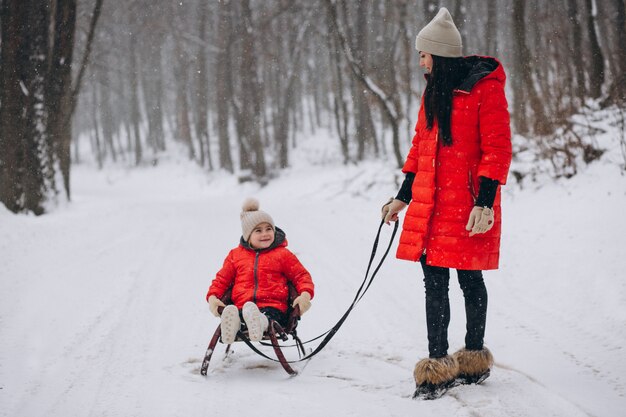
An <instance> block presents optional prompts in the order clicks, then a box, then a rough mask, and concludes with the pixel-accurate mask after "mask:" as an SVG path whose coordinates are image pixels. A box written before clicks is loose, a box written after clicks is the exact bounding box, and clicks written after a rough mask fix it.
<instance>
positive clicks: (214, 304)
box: [209, 295, 226, 317]
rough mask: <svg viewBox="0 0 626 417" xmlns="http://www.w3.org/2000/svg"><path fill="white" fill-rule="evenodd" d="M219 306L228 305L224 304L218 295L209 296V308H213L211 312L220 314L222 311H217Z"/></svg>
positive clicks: (216, 315)
mask: <svg viewBox="0 0 626 417" xmlns="http://www.w3.org/2000/svg"><path fill="white" fill-rule="evenodd" d="M218 307H226V304H224V303H223V302H222V300H220V299H219V298H217V297H216V296H214V295H212V296H210V297H209V310H211V313H213V315H214V316H215V317H219V316H220V313H218V312H217V308H218Z"/></svg>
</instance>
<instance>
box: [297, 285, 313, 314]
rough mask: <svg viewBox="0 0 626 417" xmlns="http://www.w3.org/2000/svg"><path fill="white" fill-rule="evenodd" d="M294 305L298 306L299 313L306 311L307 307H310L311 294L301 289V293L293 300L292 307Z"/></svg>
mask: <svg viewBox="0 0 626 417" xmlns="http://www.w3.org/2000/svg"><path fill="white" fill-rule="evenodd" d="M295 306H298V307H300V315H303V314H304V313H306V312H307V311H308V310H309V308H311V294H309V293H308V292H306V291H302V294H300V295H299V296H297V297H296V299H295V300H293V307H295Z"/></svg>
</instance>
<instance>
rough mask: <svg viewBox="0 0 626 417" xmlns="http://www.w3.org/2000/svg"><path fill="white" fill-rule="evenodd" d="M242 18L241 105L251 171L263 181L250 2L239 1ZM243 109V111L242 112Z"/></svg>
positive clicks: (265, 168) (248, 0) (264, 174)
mask: <svg viewBox="0 0 626 417" xmlns="http://www.w3.org/2000/svg"><path fill="white" fill-rule="evenodd" d="M241 10H242V17H243V22H242V23H243V31H242V40H241V41H242V49H243V51H242V57H241V76H242V80H241V82H242V88H241V90H242V95H243V97H244V100H243V102H242V103H241V106H242V110H243V114H244V115H245V116H244V117H245V118H246V120H245V122H246V123H245V126H246V133H247V135H246V136H247V137H248V138H249V140H250V146H251V148H252V149H251V151H252V152H253V154H254V161H253V165H252V169H253V172H254V175H255V177H256V178H257V179H258V180H263V179H264V178H265V176H266V175H267V167H266V165H265V154H264V149H263V142H262V141H261V87H260V85H259V82H258V77H257V59H256V47H255V42H254V36H253V31H254V28H253V25H252V11H251V10H250V0H241ZM244 109H245V110H244Z"/></svg>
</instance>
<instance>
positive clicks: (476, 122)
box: [396, 56, 511, 270]
mask: <svg viewBox="0 0 626 417" xmlns="http://www.w3.org/2000/svg"><path fill="white" fill-rule="evenodd" d="M465 59H466V60H468V62H469V63H471V64H472V70H471V71H470V73H469V75H468V77H467V78H466V80H465V81H464V82H463V83H462V84H461V86H460V87H459V89H457V90H455V91H454V95H453V99H452V115H451V134H452V145H451V146H444V145H443V143H442V142H441V141H439V140H438V133H437V131H438V129H437V126H436V125H435V126H433V128H432V129H431V130H428V129H427V127H426V114H425V111H424V106H423V105H422V106H421V108H420V111H419V115H418V120H417V125H416V126H415V136H414V138H413V144H412V147H411V150H410V151H409V155H408V157H407V160H406V162H405V164H404V167H403V168H402V171H403V172H404V173H407V172H414V173H415V180H414V181H413V187H412V201H411V203H410V204H409V207H408V209H407V212H406V215H405V219H404V223H403V225H402V234H401V236H400V244H399V246H398V251H397V254H396V256H397V257H398V258H400V259H407V260H412V261H417V260H419V259H420V257H421V256H422V254H423V253H426V255H427V256H426V261H427V263H428V264H429V265H433V266H439V267H448V268H456V269H464V270H485V269H497V268H498V261H499V255H500V230H501V227H500V226H501V218H502V217H501V210H500V190H499V189H498V193H497V194H496V199H495V203H494V206H493V209H494V212H495V224H494V226H493V228H492V229H491V230H490V231H488V232H487V233H484V234H478V235H474V236H472V237H470V236H469V232H468V231H467V230H465V226H466V224H467V221H468V218H469V214H470V211H471V210H472V208H473V207H474V201H475V198H476V196H477V195H478V184H479V177H481V176H483V177H487V178H491V179H494V180H497V181H498V182H499V183H500V184H505V183H506V178H507V174H508V171H509V166H510V163H511V131H510V126H509V113H508V110H507V101H506V97H505V95H504V83H505V79H506V76H505V74H504V69H503V68H502V65H501V64H500V63H499V62H498V61H497V60H495V59H494V58H490V57H478V56H473V57H467V58H465ZM498 188H500V187H498Z"/></svg>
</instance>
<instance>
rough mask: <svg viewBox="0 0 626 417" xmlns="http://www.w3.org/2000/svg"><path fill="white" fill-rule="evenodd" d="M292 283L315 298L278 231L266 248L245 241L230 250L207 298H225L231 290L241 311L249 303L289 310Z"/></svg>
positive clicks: (301, 267) (307, 281)
mask: <svg viewBox="0 0 626 417" xmlns="http://www.w3.org/2000/svg"><path fill="white" fill-rule="evenodd" d="M287 281H290V282H291V283H292V284H293V285H294V286H295V287H296V290H298V294H301V293H302V292H303V291H306V292H308V293H309V294H311V298H313V295H314V285H313V281H312V280H311V275H310V274H309V272H308V271H307V270H306V269H305V268H304V266H302V264H301V263H300V261H299V260H298V258H297V257H296V255H294V254H293V253H291V251H289V249H287V239H286V238H285V234H284V232H283V231H282V230H281V229H279V228H276V237H275V239H274V243H273V244H272V246H270V247H269V248H267V249H263V250H254V249H252V248H251V247H250V246H249V245H248V244H247V243H246V242H243V241H242V242H241V243H240V244H239V246H238V247H236V248H235V249H233V250H231V251H230V252H229V253H228V256H227V257H226V260H225V261H224V266H222V269H220V271H219V272H218V273H217V275H216V277H215V279H214V280H213V282H212V283H211V286H210V287H209V292H208V293H207V295H206V299H207V300H208V299H209V297H210V296H212V295H214V296H216V297H217V298H222V297H223V296H224V293H225V292H226V291H227V290H228V289H229V288H231V287H232V296H231V298H232V301H233V303H234V304H235V305H236V306H237V308H238V309H241V308H242V307H243V305H244V304H245V303H246V302H247V301H252V302H254V303H255V304H256V305H257V306H258V307H259V308H262V307H274V308H277V309H279V310H280V311H282V312H286V311H287V298H288V296H289V289H288V287H287Z"/></svg>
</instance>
